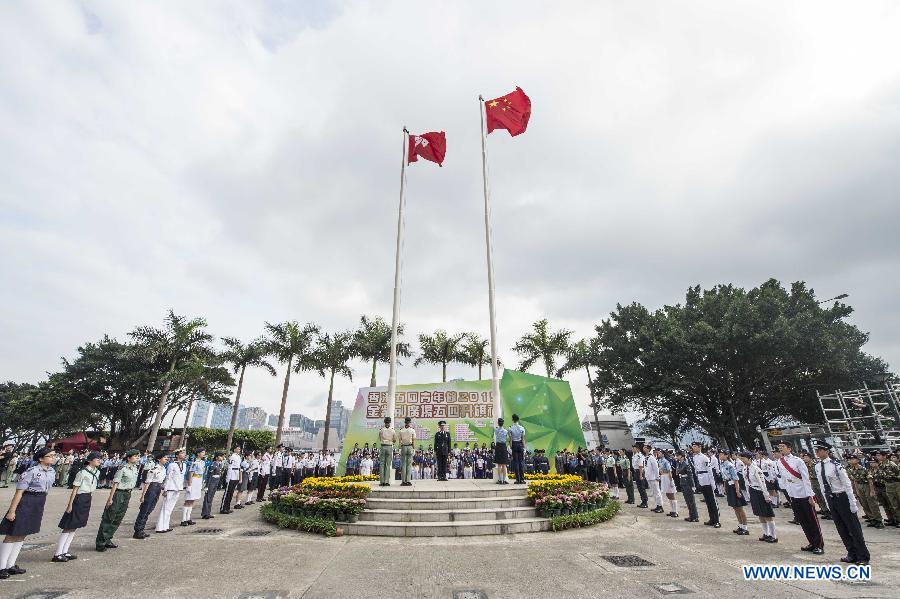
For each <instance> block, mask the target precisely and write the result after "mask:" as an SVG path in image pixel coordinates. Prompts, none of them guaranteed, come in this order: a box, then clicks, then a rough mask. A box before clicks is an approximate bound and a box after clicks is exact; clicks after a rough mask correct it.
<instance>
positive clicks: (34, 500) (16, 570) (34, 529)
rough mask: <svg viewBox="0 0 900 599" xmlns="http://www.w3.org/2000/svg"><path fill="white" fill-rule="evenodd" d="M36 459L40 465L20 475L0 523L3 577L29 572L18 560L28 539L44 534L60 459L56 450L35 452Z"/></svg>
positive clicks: (1, 574)
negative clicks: (46, 509) (49, 494)
mask: <svg viewBox="0 0 900 599" xmlns="http://www.w3.org/2000/svg"><path fill="white" fill-rule="evenodd" d="M34 459H35V461H36V462H37V464H36V465H34V466H32V467H31V468H29V469H28V470H26V471H25V472H23V473H22V474H21V475H20V476H19V481H18V482H17V483H16V493H15V494H14V495H13V498H12V502H11V503H10V504H9V510H8V511H7V512H6V516H5V517H4V518H3V522H0V534H3V535H6V537H5V538H4V539H3V544H2V545H0V578H9V577H10V576H12V575H14V574H24V573H25V569H24V568H20V567H19V566H17V565H16V560H17V559H18V557H19V551H21V550H22V544H23V543H24V542H25V537H27V536H28V535H33V534H35V533H38V532H40V530H41V519H42V518H43V517H44V503H45V502H46V501H47V491H49V490H50V488H51V487H52V486H53V483H54V481H55V480H56V472H55V471H54V470H53V466H51V465H50V464H52V463H53V461H54V460H55V459H56V452H55V451H53V450H52V449H50V448H49V447H42V448H41V449H38V450H37V451H36V452H35V454H34Z"/></svg>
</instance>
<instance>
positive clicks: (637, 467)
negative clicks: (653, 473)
mask: <svg viewBox="0 0 900 599" xmlns="http://www.w3.org/2000/svg"><path fill="white" fill-rule="evenodd" d="M644 461H645V460H644V454H643V453H642V452H641V446H640V445H638V444H637V443H635V444H634V445H632V446H631V469H632V470H634V482H635V485H636V486H637V490H638V493H639V494H640V496H641V502H640V503H639V504H638V505H636V506H635V507H647V479H646V478H644Z"/></svg>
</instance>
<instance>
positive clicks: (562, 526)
mask: <svg viewBox="0 0 900 599" xmlns="http://www.w3.org/2000/svg"><path fill="white" fill-rule="evenodd" d="M619 506H620V504H619V502H618V501H613V500H608V501H607V504H606V505H604V506H603V507H601V508H599V509H596V510H592V511H590V512H583V513H581V514H570V515H568V516H556V517H554V518H550V530H552V531H554V532H555V531H557V530H566V529H567V528H581V527H583V526H593V525H594V524H599V523H600V522H606V521H607V520H612V518H613V516H615V515H616V514H617V513H618V512H619Z"/></svg>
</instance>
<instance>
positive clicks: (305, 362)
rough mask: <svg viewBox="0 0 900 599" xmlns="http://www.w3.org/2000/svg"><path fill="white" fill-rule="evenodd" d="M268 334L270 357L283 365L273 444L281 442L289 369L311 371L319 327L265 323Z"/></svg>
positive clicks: (290, 322)
mask: <svg viewBox="0 0 900 599" xmlns="http://www.w3.org/2000/svg"><path fill="white" fill-rule="evenodd" d="M266 331H267V332H268V333H269V339H268V342H267V343H268V346H269V352H270V353H271V355H273V356H275V358H276V359H277V360H278V361H279V362H281V363H283V364H284V365H285V369H284V370H285V372H284V387H283V388H282V390H281V410H280V411H279V412H278V429H277V430H276V431H275V444H276V445H277V444H278V443H280V442H281V431H282V429H284V407H285V404H287V395H288V388H289V387H290V384H291V369H292V368H293V371H294V372H298V373H299V372H301V371H304V370H311V369H312V368H313V367H314V364H313V363H312V361H311V359H312V354H313V349H314V348H313V346H314V344H315V340H316V335H317V334H318V333H319V327H317V326H316V325H314V324H312V323H309V324H306V325H303V326H300V324H299V323H298V322H297V321H296V320H291V321H289V322H282V323H279V324H269V323H268V322H267V323H266Z"/></svg>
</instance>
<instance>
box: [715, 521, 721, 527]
mask: <svg viewBox="0 0 900 599" xmlns="http://www.w3.org/2000/svg"><path fill="white" fill-rule="evenodd" d="M713 528H722V525H721V524H719V523H718V522H716V523H715V524H713Z"/></svg>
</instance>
